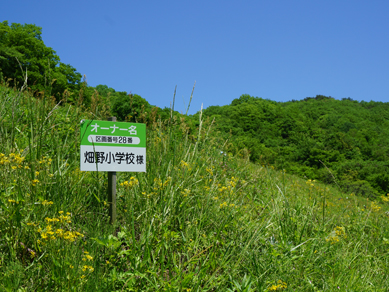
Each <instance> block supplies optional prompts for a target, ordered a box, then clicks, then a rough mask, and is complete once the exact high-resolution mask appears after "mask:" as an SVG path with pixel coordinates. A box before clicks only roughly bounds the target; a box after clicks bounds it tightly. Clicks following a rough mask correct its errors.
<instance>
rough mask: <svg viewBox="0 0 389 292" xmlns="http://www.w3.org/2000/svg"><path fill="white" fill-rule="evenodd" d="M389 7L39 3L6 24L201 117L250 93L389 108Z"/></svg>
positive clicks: (107, 78) (18, 0)
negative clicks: (26, 28) (23, 27)
mask: <svg viewBox="0 0 389 292" xmlns="http://www.w3.org/2000/svg"><path fill="white" fill-rule="evenodd" d="M388 15H389V1H387V0H385V1H374V0H372V1H359V0H353V1H351V0H349V1H342V0H336V1H334V0H327V1H316V0H293V1H291V0H289V1H284V0H277V1H275V0H269V1H258V0H257V1H244V0H242V1H227V0H224V1H212V0H208V1H169V0H165V1H148V0H142V1H130V0H127V1H126V0H119V1H115V0H112V1H100V0H94V1H73V0H68V1H52V0H51V1H46V0H45V1H31V0H28V1H27V0H23V1H22V0H12V1H6V2H5V3H3V4H2V8H1V11H0V21H4V20H8V21H9V22H10V23H12V22H16V23H22V24H23V23H31V24H35V25H37V26H41V27H42V31H43V33H42V37H43V41H44V42H45V44H46V45H47V46H49V47H52V48H53V49H54V50H55V51H56V52H57V54H58V55H59V57H60V58H61V61H62V62H63V63H66V64H71V65H72V66H73V67H75V68H76V69H77V71H79V72H80V73H81V74H85V75H86V77H87V80H88V84H89V85H91V86H96V85H98V84H105V85H108V86H109V87H112V88H114V89H115V90H118V91H127V92H132V93H136V94H139V95H141V96H142V97H144V98H145V99H146V100H147V101H148V102H149V103H150V104H152V105H157V106H159V107H162V108H163V107H170V103H171V101H172V99H173V92H174V88H175V86H176V85H177V94H176V104H175V109H176V110H179V111H182V112H185V111H186V107H187V105H188V101H189V96H190V93H191V90H192V87H193V84H194V82H195V81H196V88H195V91H194V95H193V100H192V104H191V109H190V111H189V113H191V114H193V113H195V112H197V111H198V110H200V107H201V104H204V108H206V107H208V106H211V105H226V104H230V103H231V101H232V100H233V99H235V98H238V97H239V96H240V95H242V94H245V93H247V94H250V95H252V96H258V97H262V98H265V99H270V100H275V101H288V100H292V99H296V100H300V99H303V98H305V97H308V96H310V97H312V96H316V95H317V94H322V95H327V96H332V97H335V98H337V99H341V98H344V97H351V98H352V99H354V100H359V101H360V100H365V101H370V100H374V101H384V102H389V35H388V34H389V17H388Z"/></svg>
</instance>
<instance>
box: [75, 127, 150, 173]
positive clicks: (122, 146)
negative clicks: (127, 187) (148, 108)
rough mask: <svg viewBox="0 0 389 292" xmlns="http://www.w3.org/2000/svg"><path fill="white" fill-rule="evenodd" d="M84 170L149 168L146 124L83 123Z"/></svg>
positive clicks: (128, 170)
mask: <svg viewBox="0 0 389 292" xmlns="http://www.w3.org/2000/svg"><path fill="white" fill-rule="evenodd" d="M80 170H81V171H124V172H145V171H146V125H145V124H138V123H124V122H110V121H95V120H94V121H90V120H84V121H82V122H81V149H80Z"/></svg>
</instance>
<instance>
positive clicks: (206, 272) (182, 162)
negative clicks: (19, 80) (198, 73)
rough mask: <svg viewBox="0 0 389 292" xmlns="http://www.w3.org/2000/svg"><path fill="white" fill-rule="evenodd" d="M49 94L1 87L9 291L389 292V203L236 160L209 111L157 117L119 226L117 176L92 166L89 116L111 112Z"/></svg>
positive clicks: (0, 183) (4, 274)
mask: <svg viewBox="0 0 389 292" xmlns="http://www.w3.org/2000/svg"><path fill="white" fill-rule="evenodd" d="M49 100H50V99H48V98H47V97H46V98H43V97H42V98H34V97H32V95H31V94H30V93H29V92H18V91H16V90H14V89H11V88H9V87H7V86H6V85H4V84H3V85H2V86H0V105H1V106H0V122H1V125H0V135H1V136H0V142H1V143H0V153H1V154H0V156H1V157H0V176H1V179H0V192H1V193H0V279H1V281H0V289H1V290H4V291H282V290H283V291H338V290H340V291H387V287H389V285H388V253H387V250H388V247H389V246H388V244H389V229H388V227H387V226H388V224H387V223H388V216H387V215H386V213H385V211H387V209H388V208H387V204H388V203H387V201H388V200H387V199H386V197H382V199H381V201H380V202H370V201H368V200H366V199H363V198H358V197H356V196H353V195H352V194H342V193H340V192H339V191H338V190H336V189H334V188H332V187H329V186H325V185H322V184H320V183H318V182H315V181H311V180H302V179H299V178H296V177H294V176H291V175H289V174H287V173H285V172H277V171H275V170H274V169H273V168H272V167H267V166H260V165H253V164H251V163H249V162H248V160H247V157H246V158H245V157H232V156H230V155H225V149H224V148H223V147H224V146H223V145H225V141H220V140H219V139H218V137H217V133H213V130H212V123H211V122H210V121H203V120H202V118H201V115H200V120H199V128H198V131H197V132H196V133H190V132H189V130H188V127H187V126H186V124H185V119H180V118H177V117H172V118H171V119H170V120H167V121H161V120H158V119H157V118H155V119H154V122H151V123H150V124H148V130H147V131H148V132H147V173H119V174H118V178H117V180H118V186H117V187H118V192H117V205H118V217H117V223H116V224H115V225H110V224H109V218H108V205H107V175H106V173H97V172H80V170H79V122H80V120H81V119H83V118H89V119H90V118H96V119H105V118H106V117H103V116H96V112H95V114H94V115H92V114H91V113H88V112H87V111H85V110H83V109H82V108H80V107H77V106H70V105H63V106H58V105H56V104H55V103H53V102H51V101H49ZM151 120H153V119H151ZM324 198H325V199H324Z"/></svg>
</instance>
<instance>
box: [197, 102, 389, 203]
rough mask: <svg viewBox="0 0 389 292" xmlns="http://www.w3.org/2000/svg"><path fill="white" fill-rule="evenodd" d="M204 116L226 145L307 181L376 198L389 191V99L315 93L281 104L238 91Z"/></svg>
mask: <svg viewBox="0 0 389 292" xmlns="http://www.w3.org/2000/svg"><path fill="white" fill-rule="evenodd" d="M203 114H204V115H205V116H209V117H211V118H215V121H216V125H217V128H218V130H219V131H220V133H221V135H223V136H224V137H225V138H229V141H230V149H231V151H233V152H237V151H239V150H241V149H244V148H247V149H248V150H249V153H250V159H251V160H252V161H253V162H257V163H261V164H271V165H274V166H276V167H277V168H280V169H285V170H286V171H287V172H292V173H294V174H298V175H299V176H302V177H306V178H308V179H316V180H321V181H323V182H326V183H337V184H338V185H339V186H340V187H341V188H342V189H343V190H344V191H346V192H350V193H359V194H361V195H365V196H371V197H374V196H376V195H378V194H386V193H387V192H389V173H388V170H389V168H388V167H389V161H388V158H389V103H382V102H374V101H370V102H364V101H362V102H358V101H354V100H352V99H350V98H347V99H342V100H336V99H334V98H332V97H326V96H322V95H317V96H316V97H314V98H305V99H304V100H301V101H295V100H293V101H289V102H285V103H281V102H275V101H270V100H266V99H262V98H258V97H252V96H250V95H247V94H245V95H242V96H241V97H240V98H238V99H235V100H233V101H232V103H231V104H230V105H226V106H211V107H209V108H207V109H205V110H204V112H203Z"/></svg>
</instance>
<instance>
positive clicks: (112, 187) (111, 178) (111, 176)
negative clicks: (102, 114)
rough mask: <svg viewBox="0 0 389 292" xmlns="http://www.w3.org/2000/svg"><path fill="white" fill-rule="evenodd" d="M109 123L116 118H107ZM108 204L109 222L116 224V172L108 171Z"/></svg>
mask: <svg viewBox="0 0 389 292" xmlns="http://www.w3.org/2000/svg"><path fill="white" fill-rule="evenodd" d="M108 121H110V122H116V117H111V118H108ZM108 204H109V222H110V223H111V224H114V223H115V222H116V171H108Z"/></svg>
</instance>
